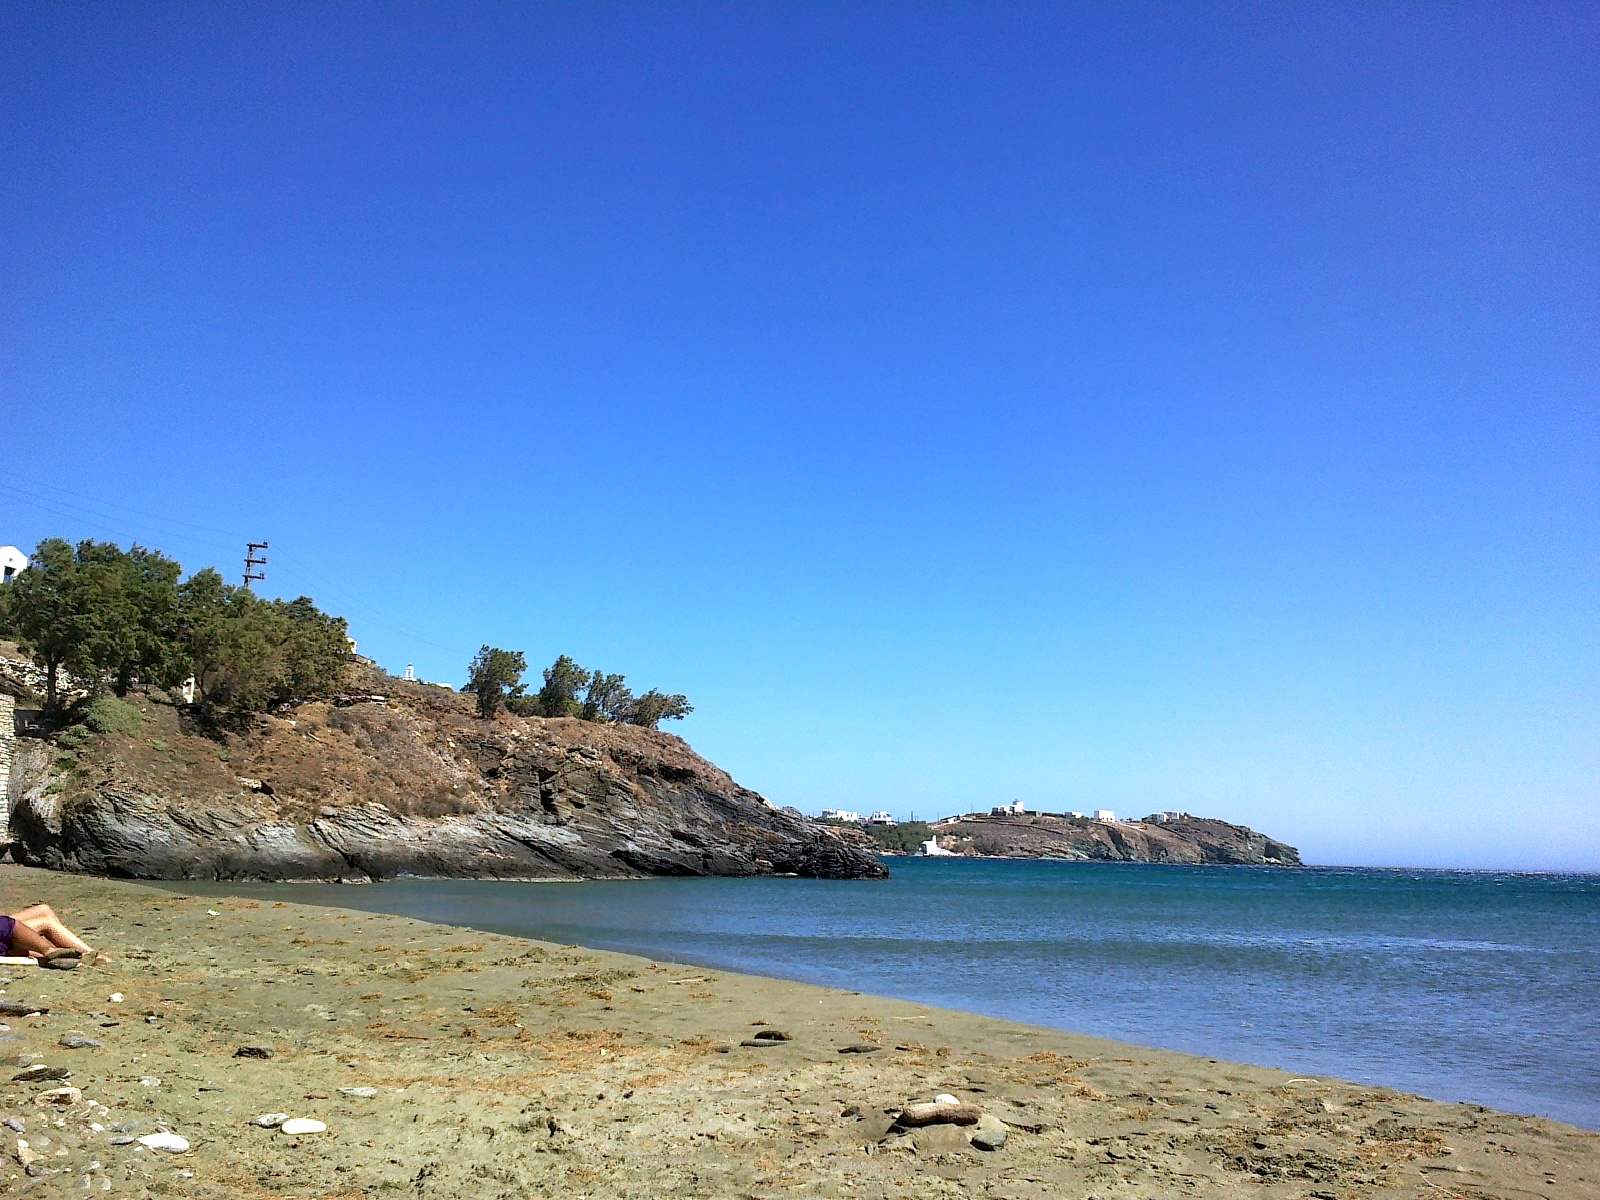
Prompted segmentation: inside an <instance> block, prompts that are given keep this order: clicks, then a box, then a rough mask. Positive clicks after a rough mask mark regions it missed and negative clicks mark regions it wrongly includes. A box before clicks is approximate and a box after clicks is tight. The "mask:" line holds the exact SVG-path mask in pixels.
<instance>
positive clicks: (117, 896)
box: [0, 867, 1600, 1200]
mask: <svg viewBox="0 0 1600 1200" xmlns="http://www.w3.org/2000/svg"><path fill="white" fill-rule="evenodd" d="M285 894H286V895H292V894H293V893H292V891H286V892H285ZM37 900H45V901H48V902H49V903H51V904H53V905H55V907H56V908H57V909H58V910H59V911H60V912H61V913H62V915H63V916H64V917H66V918H67V919H68V921H69V923H71V924H73V925H75V926H77V927H79V928H80V929H83V930H84V931H85V932H86V936H87V937H88V939H89V940H90V941H91V942H93V943H95V944H96V945H98V946H101V947H103V948H104V949H105V950H106V951H107V952H109V953H110V954H112V955H114V956H115V957H116V961H115V962H114V963H113V964H110V965H102V966H84V967H81V968H80V969H78V970H76V971H72V972H55V971H44V970H40V969H38V968H33V967H13V968H0V978H4V979H5V980H6V982H5V984H4V990H3V994H0V999H4V1000H7V1001H22V1002H24V1003H28V1004H34V1003H37V1004H41V1005H47V1006H48V1007H49V1009H50V1011H49V1012H48V1014H46V1015H41V1016H10V1017H0V1022H3V1023H4V1024H6V1025H8V1026H9V1029H8V1030H6V1031H4V1032H3V1033H0V1037H3V1038H4V1039H5V1040H4V1041H0V1051H3V1060H4V1064H5V1070H4V1074H3V1075H0V1118H3V1119H5V1120H6V1121H7V1123H8V1125H10V1126H12V1127H11V1128H6V1127H0V1134H3V1135H4V1142H3V1143H0V1146H3V1150H4V1158H3V1160H0V1193H5V1194H19V1195H20V1194H26V1195H39V1196H53V1195H75V1196H84V1195H97V1194H101V1193H108V1194H112V1195H132V1196H205V1197H211V1196H216V1197H224V1196H225V1197H252V1196H319V1197H320V1196H350V1197H354V1196H363V1197H369V1196H377V1197H381V1196H384V1195H397V1196H408V1197H423V1198H426V1197H452V1198H454V1197H461V1198H464V1200H466V1198H476V1197H502V1196H503V1197H518V1198H521V1197H527V1196H561V1197H568V1198H573V1200H576V1198H578V1197H610V1196H627V1197H659V1196H706V1197H767V1196H773V1195H776V1194H779V1193H783V1194H795V1195H799V1196H817V1197H839V1196H873V1197H876V1196H895V1197H898V1196H907V1197H911V1196H915V1197H919V1198H925V1197H936V1196H992V1197H1006V1198H1011V1197H1017V1198H1021V1197H1041V1198H1043V1197H1050V1198H1052V1200H1056V1198H1069V1200H1085V1198H1087V1197H1099V1198H1100V1200H1133V1198H1135V1197H1136V1198H1137V1200H1171V1198H1175V1197H1189V1196H1195V1197H1252V1198H1254V1197H1260V1198H1277V1197H1296V1198H1302V1197H1317V1198H1319V1200H1346V1198H1354V1197H1407V1198H1408V1200H1409V1198H1417V1200H1421V1198H1426V1200H1449V1198H1455V1200H1483V1198H1486V1197H1506V1198H1513V1197H1515V1198H1519V1200H1520V1198H1523V1197H1546V1198H1548V1200H1581V1198H1584V1197H1597V1198H1600V1134H1595V1133H1590V1132H1586V1131H1583V1130H1579V1129H1575V1128H1572V1127H1570V1126H1565V1125H1559V1124H1556V1123H1554V1122H1550V1121H1544V1120H1538V1119H1534V1118H1530V1117H1516V1116H1507V1115H1503V1114H1500V1113H1496V1112H1491V1111H1488V1110H1485V1109H1481V1108H1475V1107H1470V1106H1464V1105H1452V1104H1439V1103H1434V1102H1432V1101H1427V1100H1422V1099H1418V1098H1416V1097H1413V1096H1406V1095H1402V1094H1399V1093H1396V1092H1392V1091H1387V1090H1384V1089H1381V1088H1371V1087H1363V1086H1358V1085H1355V1084H1349V1083H1342V1082H1340V1081H1337V1080H1331V1079H1307V1078H1297V1077H1291V1076H1288V1075H1285V1074H1283V1073H1281V1072H1278V1071H1272V1070H1266V1069H1263V1068H1259V1067H1250V1066H1241V1065H1238V1064H1235V1063H1228V1062H1219V1061H1215V1060H1209V1059H1203V1058H1191V1057H1188V1056H1185V1055H1180V1054H1171V1053H1167V1052H1164V1051H1157V1050H1149V1049H1144V1048H1141V1047H1137V1046H1127V1045H1121V1044H1119V1043H1115V1042H1105V1041H1098V1040H1094V1039H1090V1038H1084V1037H1077V1036H1074V1035H1071V1034H1065V1033H1059V1032H1055V1031H1051V1030H1045V1029H1036V1028H1031V1027H1028V1026H1022V1025H1014V1024H1009V1023H1007V1022H1003V1021H995V1020H990V1019H988V1018H983V1017H975V1016H971V1015H968V1014H964V1013H956V1012H948V1011H944V1010H940V1009H932V1008H927V1007H924V1006H921V1005H916V1004H907V1003H901V1002H899V1001H893V1000H884V999H879V998H876V997H872V996H864V995H860V994H857V993H854V992H844V991H833V990H829V989H825V988H816V987H809V986H805V985H801V984H794V983H784V982H778V981H773V980H767V979H758V978H753V977H749V976H741V975H732V974H728V973H725V972H720V971H707V970H698V969H694V968H688V967H682V966H675V965H661V964H655V963H651V962H649V961H647V960H645V959H640V958H632V957H628V956H625V955H618V954H609V953H601V952H595V951H588V950H584V949H580V948H578V947H570V946H567V947H563V946H556V945H551V944H547V943H541V942H532V941H525V940H521V939H517V938H510V937H501V936H497V935H493V934H485V933H478V932H475V931H471V930H464V929H454V928H450V927H447V926H438V925H428V924H424V923H422V922H418V921H412V920H408V919H405V918H401V917H389V916H376V915H371V914H367V913H356V912H344V911H338V910H329V909H323V908H315V907H309V906H302V905H297V904H291V903H274V902H271V901H257V900H244V899H237V900H233V899H229V900H218V899H216V898H214V897H212V898H194V897H185V896H180V895H175V894H173V893H171V892H168V891H163V890H158V889H154V888H149V887H143V886H139V885H135V884H128V883H120V882H114V881H109V880H103V879H90V878H82V877H76V876H64V875H54V874H48V873H45V872H40V871H31V870H27V869H25V868H20V867H5V868H3V869H0V911H11V910H15V909H16V908H19V907H21V906H22V905H24V904H26V903H30V902H33V901H37ZM114 993H116V994H120V996H121V1000H120V1001H116V1000H113V999H112V998H111V997H112V996H113V994H114ZM761 1030H777V1031H781V1032H782V1033H786V1034H789V1035H790V1040H788V1041H781V1042H776V1043H774V1044H770V1045H765V1046H745V1045H742V1044H741V1043H743V1042H746V1041H753V1040H758V1039H755V1038H754V1035H755V1034H756V1033H757V1032H758V1031H761ZM81 1039H90V1040H92V1041H93V1042H95V1043H98V1044H96V1045H87V1046H82V1045H80V1046H77V1047H75V1048H72V1047H70V1043H72V1042H74V1041H75V1040H81ZM856 1043H867V1044H872V1045H876V1046H880V1047H882V1049H880V1050H878V1051H877V1052H875V1053H867V1054H841V1053H839V1049H840V1047H843V1046H849V1045H852V1044H856ZM241 1047H261V1048H263V1049H265V1050H267V1051H270V1052H271V1056H270V1057H264V1058H263V1057H238V1056H236V1055H237V1051H238V1050H239V1049H240V1048H241ZM37 1063H43V1064H45V1065H46V1066H47V1067H52V1068H57V1067H60V1068H68V1069H69V1070H70V1077H69V1078H67V1079H65V1080H40V1081H36V1082H17V1081H13V1080H12V1077H13V1076H14V1075H16V1074H18V1073H19V1072H21V1071H22V1070H23V1069H24V1068H25V1067H27V1066H29V1065H30V1064H37ZM64 1086H66V1087H71V1088H75V1089H78V1090H79V1092H80V1093H81V1094H80V1095H74V1094H73V1093H71V1092H67V1093H63V1094H60V1095H59V1096H58V1099H59V1100H61V1101H62V1102H63V1105H61V1106H58V1105H57V1104H53V1103H51V1101H50V1098H49V1097H45V1098H44V1101H43V1103H41V1095H42V1094H43V1093H46V1092H49V1091H51V1090H53V1089H59V1088H62V1087H64ZM347 1089H355V1090H354V1091H351V1090H347ZM368 1089H370V1090H368ZM938 1093H950V1094H952V1095H954V1096H956V1097H957V1098H958V1099H960V1100H961V1101H963V1102H967V1103H970V1104H974V1105H976V1106H978V1107H979V1108H981V1109H982V1110H983V1111H984V1112H985V1113H986V1114H988V1115H989V1116H992V1117H997V1118H999V1119H1000V1120H1001V1121H1003V1122H1004V1123H1005V1125H1006V1127H1007V1130H1008V1137H1007V1140H1006V1142H1005V1144H1004V1146H1003V1147H1001V1148H1000V1149H998V1150H992V1151H984V1150H980V1149H977V1148H975V1147H973V1146H972V1145H969V1143H968V1137H969V1135H970V1134H971V1129H970V1128H962V1127H959V1126H953V1125H937V1126H932V1127H929V1128H926V1129H922V1130H916V1131H909V1132H907V1131H903V1130H901V1129H898V1128H896V1127H895V1126H894V1120H893V1119H894V1116H895V1115H896V1114H897V1113H898V1112H899V1111H900V1110H901V1108H902V1107H903V1105H904V1104H905V1103H906V1102H908V1101H912V1100H921V1101H930V1100H932V1099H933V1097H934V1096H935V1095H936V1094H938ZM273 1112H277V1113H287V1114H289V1115H290V1116H293V1117H311V1118H315V1119H317V1120H319V1121H323V1122H325V1123H326V1125H327V1130H326V1132H324V1133H320V1134H314V1135H303V1136H291V1135H288V1134H284V1133H282V1132H280V1131H277V1130H272V1129H264V1128H258V1127H256V1126H253V1125H251V1124H250V1121H251V1118H253V1117H256V1116H258V1115H260V1114H264V1113H273ZM985 1124H986V1126H990V1125H992V1122H986V1123H985ZM16 1125H21V1126H22V1131H21V1132H20V1133H19V1132H16V1131H15V1128H14V1127H15V1126H16ZM162 1129H165V1130H170V1131H172V1132H173V1133H176V1134H178V1135H180V1136H182V1137H183V1138H185V1139H186V1140H187V1141H188V1142H189V1144H190V1149H189V1150H188V1151H187V1152H186V1153H170V1152H166V1151H160V1150H154V1149H147V1148H143V1147H141V1146H140V1144H139V1143H138V1142H137V1141H133V1142H129V1141H128V1139H130V1138H136V1137H138V1136H142V1135H147V1134H150V1133H153V1132H155V1131H158V1130H162ZM19 1139H20V1140H21V1141H24V1142H27V1143H28V1146H27V1149H26V1150H23V1151H21V1152H20V1154H19V1153H18V1141H19ZM118 1142H122V1143H125V1144H116V1143H118ZM22 1159H31V1160H32V1163H33V1165H32V1168H31V1172H30V1171H29V1170H25V1169H24V1163H23V1162H22V1161H21V1160H22Z"/></svg>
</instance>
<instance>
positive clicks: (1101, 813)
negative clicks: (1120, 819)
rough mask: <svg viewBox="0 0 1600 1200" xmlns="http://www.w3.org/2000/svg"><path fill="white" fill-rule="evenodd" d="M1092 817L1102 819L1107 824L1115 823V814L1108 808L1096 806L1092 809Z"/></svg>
mask: <svg viewBox="0 0 1600 1200" xmlns="http://www.w3.org/2000/svg"><path fill="white" fill-rule="evenodd" d="M1094 819H1095V820H1096V821H1104V822H1105V823H1106V824H1107V825H1115V824H1116V823H1117V814H1116V813H1114V812H1112V811H1111V810H1110V809H1109V808H1097V809H1095V810H1094Z"/></svg>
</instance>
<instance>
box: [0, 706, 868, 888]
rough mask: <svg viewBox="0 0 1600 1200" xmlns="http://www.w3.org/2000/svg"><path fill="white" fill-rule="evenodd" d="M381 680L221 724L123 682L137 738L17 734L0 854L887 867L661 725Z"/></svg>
mask: <svg viewBox="0 0 1600 1200" xmlns="http://www.w3.org/2000/svg"><path fill="white" fill-rule="evenodd" d="M382 682H383V683H384V685H385V694H384V695H383V696H381V697H374V696H368V695H363V696H352V697H347V698H344V699H341V700H336V701H332V702H322V701H318V702H314V703H306V704H301V705H297V706H295V707H293V708H291V709H286V710H284V711H282V712H278V713H275V714H272V715H266V716H259V717H252V718H248V719H245V720H242V721H239V722H236V723H233V724H231V725H229V726H227V727H226V728H218V727H208V726H207V725H206V724H205V723H204V722H203V720H202V717H201V714H199V713H196V712H193V711H191V710H189V709H187V708H185V707H183V706H182V705H175V704H173V703H169V702H168V701H167V700H166V699H165V698H162V697H149V698H140V699H139V700H138V704H139V706H140V708H141V710H142V711H143V713H144V724H143V728H142V730H141V732H140V733H139V734H137V735H126V734H120V733H119V734H111V733H91V732H88V731H86V730H82V729H81V728H80V729H79V730H78V731H77V732H76V733H75V734H74V735H73V736H72V737H69V738H66V739H61V738H59V737H58V738H57V739H56V740H54V741H51V740H43V739H32V738H25V739H21V740H20V742H19V745H18V761H17V763H16V767H15V770H14V772H13V780H14V783H15V785H16V786H14V787H13V789H12V800H13V811H12V813H11V820H10V836H11V842H12V854H13V856H14V857H16V858H17V859H19V860H20V861H22V862H25V863H28V864H30V865H34V866H41V867H48V868H52V869H55V870H64V871H78V872H88V873H94V874H103V875H111V876H119V877H125V878H139V879H262V880H329V879H337V880H345V881H351V882H361V881H367V880H374V879H385V878H390V877H393V876H396V875H408V874H409V875H434V876H463V877H478V878H501V879H580V878H582V879H598V878H620V877H633V876H644V875H764V874H795V875H803V876H814V877H821V878H831V879H838V878H881V877H883V876H885V875H886V874H887V871H886V870H885V869H884V867H883V865H882V864H881V863H880V862H879V861H878V859H877V858H876V857H875V856H874V855H872V854H870V853H867V852H865V851H863V850H862V849H860V848H859V847H856V846H852V845H850V844H849V843H847V842H846V841H845V840H844V839H842V838H840V837H839V836H838V835H837V834H836V833H834V832H833V831H832V830H830V829H828V828H827V827H825V826H822V825H819V824H817V823H815V822H813V821H810V820H808V819H806V818H805V817H803V816H802V815H800V814H799V813H798V812H795V811H793V810H787V809H779V808H776V807H774V806H773V805H772V804H770V803H769V802H768V801H766V800H765V799H763V798H762V797H761V796H759V795H757V794H756V793H755V792H752V791H750V790H749V789H747V788H743V787H740V786H739V785H738V784H737V783H735V782H734V781H733V779H731V778H730V777H729V776H728V774H727V773H726V772H724V771H722V770H720V769H718V768H717V767H715V766H713V765H712V764H711V763H709V762H707V761H706V760H705V759H703V758H701V757H700V756H699V755H697V754H695V753H694V751H692V750H691V749H690V748H689V746H688V745H687V744H686V743H685V742H684V741H683V740H682V739H681V738H677V737H674V736H673V735H671V734H667V733H661V732H658V731H655V730H647V729H639V728H635V727H631V726H616V725H597V724H592V723H587V722H582V721H578V720H571V719H559V720H543V719H539V718H527V719H524V718H519V717H514V716H509V715H502V716H500V717H498V718H496V719H495V720H493V721H482V720H479V719H478V718H477V717H476V715H475V714H474V712H473V710H472V706H471V704H470V702H469V701H468V700H467V698H465V697H462V696H458V695H456V694H454V693H452V692H450V691H448V690H445V689H441V688H436V687H433V686H430V685H424V684H413V683H407V682H404V681H400V680H388V679H385V680H383V681H382Z"/></svg>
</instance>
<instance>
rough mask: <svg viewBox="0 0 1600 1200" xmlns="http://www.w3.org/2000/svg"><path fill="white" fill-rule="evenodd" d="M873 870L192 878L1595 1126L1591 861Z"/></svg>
mask: <svg viewBox="0 0 1600 1200" xmlns="http://www.w3.org/2000/svg"><path fill="white" fill-rule="evenodd" d="M890 865H891V869H892V870H893V873H894V878H893V879H891V880H889V881H888V882H828V881H819V880H806V879H652V880H633V881H622V882H588V883H580V884H538V883H493V882H476V881H463V880H417V879H412V880H398V881H394V882H390V883H384V884H377V885H373V886H368V887H349V886H339V885H320V884H305V885H240V884H225V885H211V886H207V887H206V888H205V890H206V891H207V892H215V893H221V892H227V893H232V894H241V893H243V894H250V895H258V896H272V897H274V898H279V899H295V900H301V901H306V902H311V903H318V904H330V905H337V906H340V907H345V908H360V909H367V910H371V911H376V912H387V913H399V914H403V915H406V916H413V917H421V918H424V919H426V920H429V921H439V922H445V923H448V924H454V925H467V926H473V927H476V928H480V929H486V930H493V931H497V932H501V933H510V934H517V935H522V936H527V937H536V938H543V939H548V940H551V941H556V942H563V943H578V944H581V945H585V946H593V947H600V948H605V949H612V950H623V951H629V952H632V953H636V954H642V955H647V956H649V957H651V958H655V959H658V960H673V961H679V962H686V963H694V964H699V965H703V966H709V967H720V968H725V969H729V970H734V971H743V972H749V973H754V974H760V975H772V976H779V977H782V978H787V979H798V980H804V981H807V982H811V983H820V984H827V985H830V986H833V987H841V988H851V989H856V990H859V991H864V992H871V993H876V994H880V995H886V996H897V997H901V998H905V999H910V1000H917V1001H922V1002H924V1003H928V1004H936V1005H941V1006H944V1007H949V1008H958V1009H965V1010H967V1011H970V1012H978V1013H985V1014H989V1015H992V1016H996V1017H1005V1018H1008V1019H1010V1020H1015V1021H1025V1022H1029V1023H1032V1024H1037V1025H1048V1026H1053V1027H1056V1028H1060V1029H1068V1030H1074V1031H1077V1032H1080V1033H1087V1034H1094V1035H1097V1036H1100V1037H1107V1038H1115V1039H1119V1040H1122V1041H1128V1042H1136V1043H1140V1044H1143V1045H1148V1046H1161V1047H1165V1048H1168V1049H1172V1050H1182V1051H1187V1052H1189V1053H1191V1054H1199V1055H1205V1056H1207V1057H1211V1058H1226V1059H1235V1060H1240V1061H1244V1062H1253V1063H1260V1064H1265V1065H1268V1066H1277V1067H1282V1068H1284V1069H1286V1070H1290V1071H1293V1072H1296V1073H1298V1074H1306V1075H1334V1076H1340V1077H1342V1078H1346V1079H1353V1080H1358V1081H1361V1082H1365V1083H1373V1084H1382V1085H1387V1086H1389V1087H1393V1088H1398V1089H1401V1090H1403V1091H1410V1092H1417V1093H1420V1094H1422V1095H1426V1096H1431V1097H1434V1098H1435V1099H1440V1100H1462V1101H1470V1102H1474V1103H1478V1104H1485V1105H1489V1106H1490V1107H1493V1108H1499V1109H1506V1110H1509V1111H1512V1112H1522V1113H1532V1114H1536V1115H1540V1116H1547V1117H1554V1118H1556V1119H1559V1120H1562V1121H1568V1122H1571V1123H1573V1124H1576V1125H1580V1126H1584V1127H1586V1128H1589V1129H1600V876H1595V875H1557V874H1519V873H1500V872H1488V871H1404V870H1371V869H1364V868H1308V869H1304V870H1276V869H1271V868H1252V867H1169V866H1155V865H1137V864H1125V863H1065V862H1029V861H1008V860H978V859H975V860H964V859H904V858H902V859H894V860H891V863H890Z"/></svg>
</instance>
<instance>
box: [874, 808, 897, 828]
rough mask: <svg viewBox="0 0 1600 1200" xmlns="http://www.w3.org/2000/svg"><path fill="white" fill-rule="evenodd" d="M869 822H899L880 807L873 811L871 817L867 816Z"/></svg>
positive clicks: (884, 823)
mask: <svg viewBox="0 0 1600 1200" xmlns="http://www.w3.org/2000/svg"><path fill="white" fill-rule="evenodd" d="M867 824H868V825H894V824H897V822H896V821H895V819H894V818H893V817H891V816H890V815H889V814H888V813H886V812H884V811H883V810H881V809H880V810H879V811H877V812H875V813H873V814H872V815H871V816H870V817H868V818H867Z"/></svg>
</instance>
